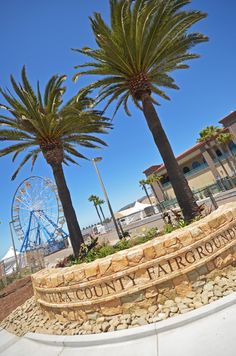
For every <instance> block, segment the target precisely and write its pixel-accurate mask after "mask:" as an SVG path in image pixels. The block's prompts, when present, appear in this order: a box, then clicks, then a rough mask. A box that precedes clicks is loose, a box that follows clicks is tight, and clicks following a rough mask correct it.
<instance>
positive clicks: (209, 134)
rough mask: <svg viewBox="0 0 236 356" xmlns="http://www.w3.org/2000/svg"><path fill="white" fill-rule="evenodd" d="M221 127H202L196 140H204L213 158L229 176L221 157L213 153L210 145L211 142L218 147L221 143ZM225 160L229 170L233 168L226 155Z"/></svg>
mask: <svg viewBox="0 0 236 356" xmlns="http://www.w3.org/2000/svg"><path fill="white" fill-rule="evenodd" d="M222 134H223V133H222V129H221V128H220V127H218V126H213V125H210V126H207V127H205V128H204V129H202V130H201V131H200V132H199V136H200V137H199V138H198V140H197V142H204V143H205V145H206V147H207V148H208V150H209V151H210V152H211V154H212V156H213V158H214V159H215V160H216V161H217V162H218V163H219V164H220V166H221V167H222V169H223V171H224V172H225V174H226V176H228V177H229V176H230V174H229V173H228V171H227V169H226V168H225V166H224V165H223V163H222V161H221V159H220V158H219V157H218V155H217V154H216V153H215V150H214V149H213V147H212V146H211V144H210V143H211V142H213V143H214V145H215V146H216V147H218V148H220V146H221V145H222V143H223V141H222V140H224V138H223V137H222ZM227 139H228V137H227ZM226 161H227V163H228V165H229V167H230V168H231V170H233V167H232V164H231V163H230V161H229V160H228V158H227V157H226ZM230 181H231V185H234V183H233V182H232V179H230Z"/></svg>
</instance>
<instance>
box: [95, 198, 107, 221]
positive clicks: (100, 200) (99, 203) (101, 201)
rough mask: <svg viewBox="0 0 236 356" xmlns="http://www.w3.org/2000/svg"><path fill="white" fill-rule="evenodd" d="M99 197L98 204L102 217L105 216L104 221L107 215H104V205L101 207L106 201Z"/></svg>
mask: <svg viewBox="0 0 236 356" xmlns="http://www.w3.org/2000/svg"><path fill="white" fill-rule="evenodd" d="M97 198H98V200H97V205H98V206H99V209H100V212H101V214H102V217H103V221H105V220H106V218H105V215H104V213H103V209H102V207H101V205H103V204H104V203H105V201H104V200H103V199H101V198H99V197H97Z"/></svg>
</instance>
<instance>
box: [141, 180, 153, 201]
mask: <svg viewBox="0 0 236 356" xmlns="http://www.w3.org/2000/svg"><path fill="white" fill-rule="evenodd" d="M148 184H149V183H148V181H147V180H146V179H141V180H140V181H139V185H140V187H142V189H143V190H144V191H145V194H146V196H147V198H148V200H149V203H150V205H152V201H151V198H150V195H149V194H148V190H147V187H146V185H148Z"/></svg>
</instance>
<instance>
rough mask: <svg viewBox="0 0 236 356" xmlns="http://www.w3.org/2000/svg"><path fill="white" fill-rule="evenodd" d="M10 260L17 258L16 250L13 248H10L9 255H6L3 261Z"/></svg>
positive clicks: (17, 252)
mask: <svg viewBox="0 0 236 356" xmlns="http://www.w3.org/2000/svg"><path fill="white" fill-rule="evenodd" d="M16 254H17V255H19V254H20V252H19V251H16ZM9 258H15V254H14V248H13V247H12V246H11V247H10V248H9V250H8V251H7V253H6V254H5V256H4V257H3V258H2V261H4V260H8V259H9Z"/></svg>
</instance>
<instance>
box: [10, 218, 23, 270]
mask: <svg viewBox="0 0 236 356" xmlns="http://www.w3.org/2000/svg"><path fill="white" fill-rule="evenodd" d="M12 224H13V222H12V221H10V222H9V227H10V233H11V242H12V247H13V250H14V256H15V261H16V270H17V272H20V268H19V263H18V259H17V254H16V246H15V241H14V237H13V231H12Z"/></svg>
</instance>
